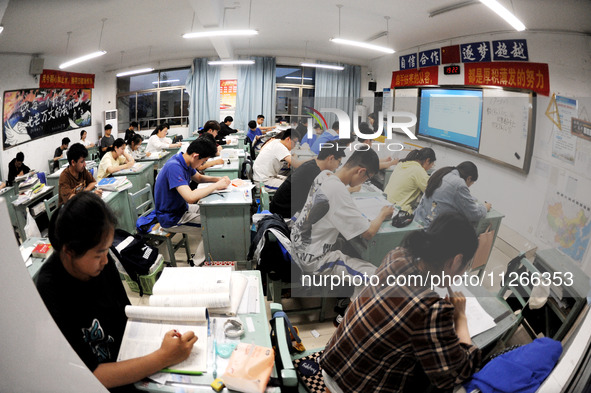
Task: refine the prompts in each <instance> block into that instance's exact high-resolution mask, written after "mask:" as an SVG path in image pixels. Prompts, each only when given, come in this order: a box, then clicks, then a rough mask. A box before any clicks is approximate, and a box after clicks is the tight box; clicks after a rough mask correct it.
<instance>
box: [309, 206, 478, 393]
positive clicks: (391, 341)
mask: <svg viewBox="0 0 591 393" xmlns="http://www.w3.org/2000/svg"><path fill="white" fill-rule="evenodd" d="M477 246H478V238H477V237H476V233H475V231H474V228H473V227H472V226H471V225H470V223H469V222H468V220H466V219H465V218H464V217H463V216H461V215H459V214H452V213H447V214H442V215H440V216H439V217H438V218H437V219H436V220H435V221H434V222H433V225H431V227H430V228H429V229H427V230H426V231H416V232H413V233H411V234H410V235H408V236H407V237H406V239H405V240H404V242H403V245H402V247H398V248H396V249H395V250H393V251H390V253H389V254H388V255H387V256H386V257H385V258H384V261H383V262H382V265H381V266H380V267H379V269H378V270H377V271H376V272H375V274H376V276H377V277H378V278H379V282H377V283H376V285H371V286H367V287H366V288H365V289H364V290H363V291H362V292H361V294H360V295H359V296H358V297H357V298H356V299H355V300H354V301H353V303H351V305H350V306H349V308H348V309H347V311H346V313H345V317H344V320H343V322H342V323H341V324H340V325H339V327H338V328H337V330H336V331H335V332H334V334H333V335H332V337H331V339H330V340H329V342H328V344H327V345H326V349H325V351H324V354H323V356H322V359H321V361H320V365H321V367H322V374H323V377H324V383H325V385H326V387H327V389H328V390H329V391H330V392H332V393H340V392H344V391H347V392H353V391H354V392H366V391H371V392H382V391H387V392H425V391H428V388H429V385H430V384H431V385H434V386H435V387H437V388H441V389H448V390H446V391H451V389H452V388H453V387H454V386H455V385H459V384H460V383H462V382H464V381H465V380H467V379H468V378H470V376H471V375H472V374H473V373H474V372H475V371H476V369H477V367H478V366H479V364H480V350H479V349H478V348H477V347H475V346H474V345H472V340H471V338H470V334H469V332H468V323H467V319H466V313H465V307H466V298H465V297H464V296H463V295H462V294H461V293H460V292H455V293H454V294H452V296H451V297H447V296H446V298H445V299H441V298H440V297H439V295H438V294H437V293H435V292H434V291H432V290H431V289H430V288H429V286H428V285H429V284H427V285H420V284H419V285H412V284H410V283H409V284H408V285H406V286H399V285H391V284H390V282H388V283H387V284H386V281H387V280H389V279H390V278H391V277H417V276H422V277H425V276H426V275H427V274H430V275H432V276H435V275H437V276H439V277H441V276H442V275H443V274H444V273H445V274H446V275H450V276H453V275H460V274H462V273H463V272H464V271H466V270H468V268H469V266H470V260H471V259H472V257H473V255H474V253H475V252H476V248H477ZM450 292H451V291H450ZM429 391H430V390H429Z"/></svg>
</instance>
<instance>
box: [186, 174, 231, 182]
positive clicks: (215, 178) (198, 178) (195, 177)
mask: <svg viewBox="0 0 591 393" xmlns="http://www.w3.org/2000/svg"><path fill="white" fill-rule="evenodd" d="M191 179H192V180H193V181H195V182H196V183H216V182H218V181H220V180H222V179H228V182H229V181H230V178H229V177H228V176H223V177H220V176H207V175H202V174H201V173H199V172H197V173H196V174H195V175H193V177H192V178H191ZM228 185H230V184H229V183H228Z"/></svg>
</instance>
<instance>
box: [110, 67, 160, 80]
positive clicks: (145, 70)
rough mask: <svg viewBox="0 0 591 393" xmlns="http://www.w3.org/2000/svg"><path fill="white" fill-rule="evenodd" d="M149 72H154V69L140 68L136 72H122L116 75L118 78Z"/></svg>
mask: <svg viewBox="0 0 591 393" xmlns="http://www.w3.org/2000/svg"><path fill="white" fill-rule="evenodd" d="M150 71H154V69H153V68H140V69H137V70H131V71H124V72H120V73H118V74H117V78H119V77H120V76H127V75H135V74H143V73H144V72H150Z"/></svg>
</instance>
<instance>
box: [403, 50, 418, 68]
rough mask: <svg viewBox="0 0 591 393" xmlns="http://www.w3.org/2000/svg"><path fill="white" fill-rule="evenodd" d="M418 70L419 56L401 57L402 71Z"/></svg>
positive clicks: (414, 54)
mask: <svg viewBox="0 0 591 393" xmlns="http://www.w3.org/2000/svg"><path fill="white" fill-rule="evenodd" d="M413 68H417V54H416V53H413V54H410V55H404V56H400V71H402V70H409V69H413Z"/></svg>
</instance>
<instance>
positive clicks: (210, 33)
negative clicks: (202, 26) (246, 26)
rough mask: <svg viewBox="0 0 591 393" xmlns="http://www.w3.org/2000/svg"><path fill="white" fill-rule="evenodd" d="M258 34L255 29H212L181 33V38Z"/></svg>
mask: <svg viewBox="0 0 591 393" xmlns="http://www.w3.org/2000/svg"><path fill="white" fill-rule="evenodd" d="M257 34H259V32H258V31H256V30H212V31H198V32H195V33H187V34H183V38H207V37H228V36H251V35H257Z"/></svg>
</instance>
